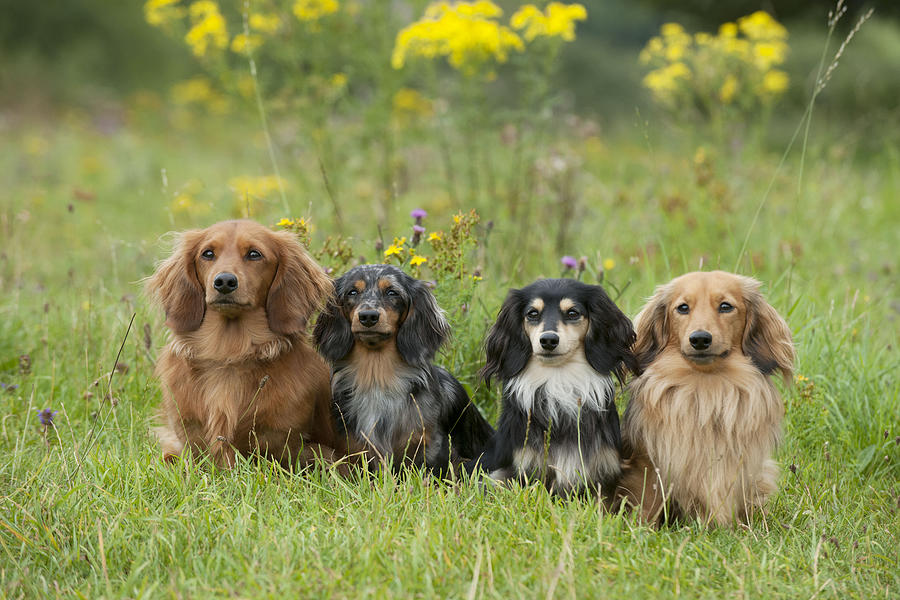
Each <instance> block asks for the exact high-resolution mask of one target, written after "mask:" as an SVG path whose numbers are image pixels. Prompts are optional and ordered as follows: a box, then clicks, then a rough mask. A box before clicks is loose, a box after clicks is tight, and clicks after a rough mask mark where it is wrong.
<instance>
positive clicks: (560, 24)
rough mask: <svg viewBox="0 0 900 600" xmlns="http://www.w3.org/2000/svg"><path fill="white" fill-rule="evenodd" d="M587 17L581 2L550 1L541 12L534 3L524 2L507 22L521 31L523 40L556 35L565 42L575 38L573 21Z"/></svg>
mask: <svg viewBox="0 0 900 600" xmlns="http://www.w3.org/2000/svg"><path fill="white" fill-rule="evenodd" d="M585 19H587V10H585V8H584V6H582V5H581V4H563V3H562V2H551V3H550V4H548V5H547V8H546V9H544V11H543V12H542V11H541V9H539V8H538V7H536V6H535V5H534V4H525V5H523V6H522V7H521V8H519V10H517V11H516V12H515V14H513V16H512V17H511V18H510V20H509V24H510V26H511V27H512V28H513V29H516V30H520V31H522V37H524V38H525V41H528V42H530V41H532V40H534V39H535V38H538V37H548V38H553V37H558V38H561V39H562V40H564V41H566V42H571V41H573V40H574V39H575V21H584V20H585Z"/></svg>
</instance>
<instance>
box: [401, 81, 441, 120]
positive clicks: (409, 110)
mask: <svg viewBox="0 0 900 600" xmlns="http://www.w3.org/2000/svg"><path fill="white" fill-rule="evenodd" d="M393 107H394V114H395V115H397V116H399V117H407V116H408V117H429V116H431V115H432V114H433V112H434V109H433V108H432V105H431V100H429V99H428V98H425V97H424V96H423V95H422V94H420V93H419V92H417V91H416V90H413V89H410V88H400V89H399V90H397V93H396V94H394V99H393Z"/></svg>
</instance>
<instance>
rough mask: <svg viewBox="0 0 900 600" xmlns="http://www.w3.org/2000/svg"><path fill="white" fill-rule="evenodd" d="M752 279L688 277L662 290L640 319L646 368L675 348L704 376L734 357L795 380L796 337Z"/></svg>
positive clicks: (720, 274)
mask: <svg viewBox="0 0 900 600" xmlns="http://www.w3.org/2000/svg"><path fill="white" fill-rule="evenodd" d="M759 287H760V283H759V282H758V281H756V280H755V279H751V278H750V277H744V276H741V275H734V274H732V273H726V272H724V271H712V272H707V273H703V272H696V273H688V274H686V275H682V276H681V277H677V278H676V279H673V280H672V281H670V282H669V283H667V284H665V285H662V286H660V287H658V288H657V289H656V293H655V294H654V296H653V297H652V298H651V299H650V300H649V301H648V302H647V304H646V306H644V308H643V309H642V310H641V312H640V314H638V316H637V318H635V323H636V327H637V343H636V344H635V348H634V350H635V354H636V355H637V357H638V362H639V363H640V366H641V368H645V367H647V366H648V365H649V364H650V363H651V362H653V359H654V358H656V356H657V355H658V354H659V353H660V352H662V351H663V350H665V349H667V348H670V349H672V350H673V351H677V352H679V353H680V354H681V355H682V356H683V357H684V359H685V360H686V361H687V362H688V363H689V364H690V365H691V366H692V367H694V368H696V369H697V370H699V371H711V370H715V369H717V368H718V367H719V366H720V364H721V361H723V360H725V359H727V358H728V357H729V356H730V355H731V354H732V353H735V352H740V353H743V354H744V355H746V356H748V357H749V358H750V359H751V360H752V361H753V364H754V365H756V367H757V368H758V369H759V370H760V371H761V372H762V373H763V374H765V375H769V374H771V373H772V372H774V371H776V370H777V371H780V372H781V374H782V375H783V376H784V377H785V378H786V379H789V378H790V376H791V372H792V369H793V363H794V346H793V343H792V341H791V332H790V329H788V326H787V323H785V321H784V319H782V318H781V316H780V315H779V314H778V313H777V312H776V311H775V309H774V308H772V306H771V305H769V303H767V302H766V301H765V299H764V298H763V297H762V294H760V292H759Z"/></svg>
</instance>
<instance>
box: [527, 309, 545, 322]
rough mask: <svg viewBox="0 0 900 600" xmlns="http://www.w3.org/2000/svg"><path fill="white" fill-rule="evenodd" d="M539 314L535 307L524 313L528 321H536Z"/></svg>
mask: <svg viewBox="0 0 900 600" xmlns="http://www.w3.org/2000/svg"><path fill="white" fill-rule="evenodd" d="M540 316H541V313H540V312H538V309H536V308H532V309H531V310H529V311H528V312H527V313H525V318H526V319H528V320H529V321H537V320H538V317H540Z"/></svg>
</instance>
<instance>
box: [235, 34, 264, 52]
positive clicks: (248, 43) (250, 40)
mask: <svg viewBox="0 0 900 600" xmlns="http://www.w3.org/2000/svg"><path fill="white" fill-rule="evenodd" d="M262 43H263V38H262V36H259V35H253V34H252V33H251V34H250V35H245V34H243V33H239V34H238V35H236V36H234V39H233V40H231V50H232V52H237V53H238V54H242V53H245V52H252V51H253V50H256V49H257V48H259V47H260V46H261V45H262Z"/></svg>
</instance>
